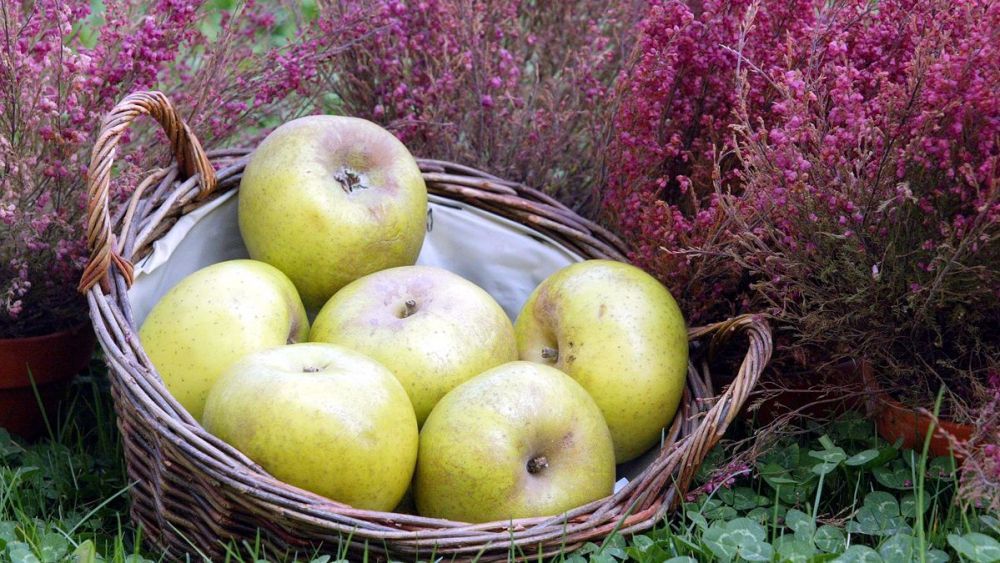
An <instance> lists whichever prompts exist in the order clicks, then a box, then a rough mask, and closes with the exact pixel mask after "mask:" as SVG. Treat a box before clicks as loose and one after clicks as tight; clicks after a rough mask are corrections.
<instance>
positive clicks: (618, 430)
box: [514, 260, 688, 463]
mask: <svg viewBox="0 0 1000 563" xmlns="http://www.w3.org/2000/svg"><path fill="white" fill-rule="evenodd" d="M514 329H515V332H516V334H517V348H518V352H519V354H520V357H521V359H522V360H529V361H534V362H543V363H546V364H548V365H552V366H555V367H557V368H559V369H560V370H562V371H564V372H566V373H567V374H569V375H570V377H572V378H573V379H575V380H576V381H578V382H579V383H580V385H582V386H583V387H584V389H586V390H587V392H589V393H590V396H591V397H593V398H594V400H595V401H597V404H598V406H600V407H601V411H602V412H603V413H604V418H605V420H607V422H608V428H610V429H611V437H612V438H613V439H614V442H615V457H616V459H617V461H618V463H622V462H624V461H628V460H630V459H633V458H635V457H637V456H638V455H639V454H641V453H643V452H644V451H646V450H647V449H649V448H650V447H651V446H653V445H654V444H656V443H657V442H658V441H659V439H660V433H661V429H662V428H663V427H664V426H666V425H667V424H668V423H669V422H670V420H671V419H672V418H673V416H674V413H675V412H676V411H677V406H678V404H679V403H680V400H681V395H682V394H683V392H684V383H685V381H686V375H687V365H688V341H687V329H686V328H685V324H684V317H683V316H682V315H681V311H680V309H679V308H678V307H677V303H676V302H675V301H674V298H673V297H672V296H671V295H670V292H669V291H667V288H665V287H663V285H662V284H661V283H660V282H658V281H657V280H656V279H655V278H653V277H652V276H650V275H649V274H647V273H646V272H644V271H642V270H641V269H639V268H636V267H635V266H631V265H629V264H624V263H622V262H615V261H612V260H586V261H583V262H578V263H576V264H571V265H569V266H567V267H565V268H563V269H561V270H559V271H557V272H555V273H554V274H552V275H551V276H549V277H548V278H546V279H545V280H544V281H543V282H542V283H541V284H539V286H538V287H537V288H535V290H534V291H533V292H532V293H531V295H530V296H529V297H528V300H527V301H526V302H525V304H524V307H523V308H522V309H521V312H520V314H519V315H518V317H517V320H516V321H515V323H514Z"/></svg>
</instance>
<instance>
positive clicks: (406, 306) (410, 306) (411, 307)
mask: <svg viewBox="0 0 1000 563" xmlns="http://www.w3.org/2000/svg"><path fill="white" fill-rule="evenodd" d="M416 312H417V302H416V301H414V300H413V299H407V300H406V303H403V310H402V311H401V312H400V313H399V318H401V319H405V318H406V317H409V316H410V315H412V314H413V313H416Z"/></svg>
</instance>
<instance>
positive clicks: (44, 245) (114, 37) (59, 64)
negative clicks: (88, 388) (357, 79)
mask: <svg viewBox="0 0 1000 563" xmlns="http://www.w3.org/2000/svg"><path fill="white" fill-rule="evenodd" d="M296 4H297V3H293V2H282V3H266V4H265V3H260V4H258V3H256V2H254V1H253V0H248V1H247V2H243V3H242V4H241V5H240V6H238V7H237V8H235V9H234V10H226V9H220V8H218V7H213V6H210V5H208V3H206V2H204V1H202V0H156V1H148V0H147V1H140V0H105V1H103V2H101V3H96V4H95V6H99V8H100V9H98V10H95V11H92V10H91V3H90V2H85V1H67V0H4V2H2V3H0V338H8V337H23V336H31V335H38V334H44V333H47V332H52V331H55V330H60V329H65V328H68V327H70V326H73V325H76V324H79V323H81V322H83V321H84V319H85V318H86V307H85V304H84V303H83V301H82V298H81V297H80V296H79V295H78V293H77V291H76V289H75V287H76V284H77V282H78V280H79V276H80V272H81V269H82V267H83V266H84V264H85V262H86V260H87V248H86V241H85V236H84V218H83V214H84V212H85V209H86V192H85V184H86V173H87V166H88V164H89V158H90V148H91V145H92V143H93V140H94V136H95V134H96V132H97V128H98V125H99V124H100V122H101V119H102V118H103V116H104V114H105V113H107V111H108V110H110V109H111V108H112V107H113V106H114V104H115V103H116V102H117V101H119V100H120V99H121V98H123V97H124V96H125V95H127V94H128V93H129V92H132V91H136V90H141V89H152V88H155V89H160V90H163V91H165V92H166V93H167V94H168V96H169V97H170V98H171V99H172V101H173V102H174V104H175V106H176V107H177V109H178V111H180V113H181V115H182V116H183V117H184V118H185V119H186V120H187V122H188V123H189V124H190V125H191V127H192V128H193V130H194V131H195V132H196V134H197V135H198V136H199V138H200V139H201V140H202V141H203V142H204V143H205V144H206V145H209V146H211V145H214V144H215V143H220V142H227V141H228V142H236V141H239V140H242V141H246V140H248V138H249V137H251V136H253V135H254V134H255V133H256V131H258V130H259V126H261V125H267V124H268V123H273V122H274V121H275V120H280V119H281V118H283V116H287V115H292V114H294V113H296V112H298V111H300V110H301V108H302V107H306V106H309V105H311V103H312V102H311V97H310V96H311V94H312V93H313V92H314V90H311V89H310V88H309V86H310V84H312V83H313V82H315V80H316V79H317V77H318V76H319V75H320V74H322V64H323V61H324V60H326V59H327V58H328V57H329V54H330V51H332V50H335V49H336V48H337V46H335V45H333V44H332V42H331V41H329V40H327V39H326V36H327V34H328V33H333V34H336V32H337V29H336V25H335V24H334V23H332V22H330V21H324V22H322V23H317V25H315V26H311V27H310V29H308V30H304V31H301V32H298V33H297V34H294V35H292V36H288V37H283V38H281V37H275V34H274V31H275V29H276V28H277V26H280V25H282V24H283V23H287V21H289V20H292V21H294V20H295V18H297V17H300V16H299V14H298V13H297V11H296ZM321 36H322V37H324V40H323V41H322V42H320V41H319V40H318V37H321ZM156 129H157V128H156V126H155V125H151V126H146V124H140V125H139V127H137V128H135V129H134V130H132V131H130V132H129V137H128V138H129V139H130V141H131V142H130V143H129V144H128V145H127V146H125V147H123V148H122V149H121V150H120V151H119V152H120V157H119V159H118V162H117V163H116V175H117V178H116V180H115V183H114V186H113V192H114V193H113V197H114V198H115V199H116V200H117V201H118V202H120V201H122V200H123V199H124V198H125V197H126V196H127V195H128V193H127V189H128V187H129V186H134V185H135V182H136V180H137V179H138V178H139V176H140V172H141V170H144V169H146V168H148V166H149V165H150V164H151V163H161V164H162V163H163V162H164V159H165V158H168V157H169V156H168V155H165V154H164V153H162V152H161V151H160V150H158V148H157V147H162V146H163V144H164V143H162V142H158V141H161V140H162V136H159V137H158V136H157V135H158V134H157V133H153V131H155V130H156Z"/></svg>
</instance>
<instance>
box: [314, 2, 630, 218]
mask: <svg viewBox="0 0 1000 563" xmlns="http://www.w3.org/2000/svg"><path fill="white" fill-rule="evenodd" d="M320 5H321V14H322V18H321V19H326V18H332V19H335V20H336V19H346V20H348V21H353V22H356V24H355V27H354V30H353V33H352V35H351V37H353V38H355V39H356V43H355V44H354V45H353V47H352V48H350V49H348V50H347V51H345V52H344V53H343V54H342V55H341V56H339V57H338V58H337V60H336V61H335V63H334V66H335V67H336V68H337V72H336V73H334V74H332V75H330V76H329V83H328V88H329V91H330V93H331V94H334V95H335V96H336V98H335V100H334V102H335V106H334V108H333V109H334V110H336V111H342V112H344V113H346V114H349V115H356V116H359V117H364V118H367V119H371V120H373V121H376V122H378V123H381V124H383V125H385V126H387V127H388V128H390V129H391V130H392V131H393V132H394V133H395V134H396V135H397V136H398V137H399V138H400V139H401V140H402V141H403V142H404V143H406V145H407V146H408V147H409V148H410V150H411V152H413V153H414V154H415V155H417V156H421V157H428V158H439V159H448V160H452V161H455V162H459V163H462V164H465V165H470V166H476V167H480V168H482V169H484V170H487V171H489V172H491V173H494V174H497V175H500V176H502V177H505V178H509V179H512V180H519V181H523V182H527V183H529V184H531V185H534V186H539V187H546V188H547V189H548V190H549V191H550V192H552V193H556V194H558V195H560V196H562V197H564V199H566V200H568V201H570V202H571V203H575V204H576V205H578V206H580V205H583V204H584V202H585V201H586V200H587V199H588V198H590V197H591V195H592V192H593V190H594V188H595V182H596V179H597V177H598V170H599V166H600V162H601V156H602V148H603V146H604V145H605V143H604V141H603V136H604V135H605V134H606V125H607V122H608V116H609V115H610V111H611V106H612V101H613V98H612V96H610V94H611V92H610V90H611V87H612V85H613V81H614V79H615V76H616V75H617V73H618V72H619V69H620V68H621V64H622V61H623V59H624V56H625V54H626V53H627V51H628V49H629V46H630V44H631V41H632V39H633V37H634V31H633V26H634V24H635V22H636V21H637V20H638V18H639V17H640V15H641V8H640V5H641V3H640V2H639V1H638V0H626V1H624V2H612V3H607V2H600V1H595V0H570V1H564V2H536V1H529V0H513V1H512V0H486V1H482V2H468V1H464V0H420V1H412V2H404V1H402V0H359V1H355V2H334V1H332V0H329V1H327V2H325V3H323V2H321V4H320Z"/></svg>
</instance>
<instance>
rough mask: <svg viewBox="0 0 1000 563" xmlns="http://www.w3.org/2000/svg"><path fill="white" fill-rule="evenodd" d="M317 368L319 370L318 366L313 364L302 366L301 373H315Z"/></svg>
mask: <svg viewBox="0 0 1000 563" xmlns="http://www.w3.org/2000/svg"><path fill="white" fill-rule="evenodd" d="M319 370H320V368H318V367H315V366H306V367H304V368H302V373H316V372H318V371H319Z"/></svg>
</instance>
